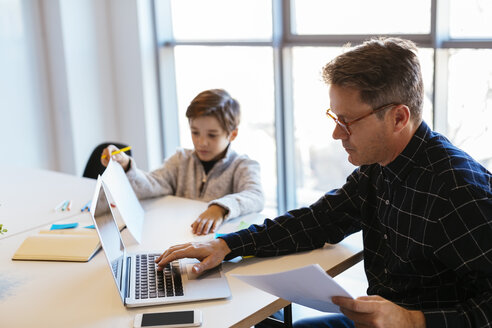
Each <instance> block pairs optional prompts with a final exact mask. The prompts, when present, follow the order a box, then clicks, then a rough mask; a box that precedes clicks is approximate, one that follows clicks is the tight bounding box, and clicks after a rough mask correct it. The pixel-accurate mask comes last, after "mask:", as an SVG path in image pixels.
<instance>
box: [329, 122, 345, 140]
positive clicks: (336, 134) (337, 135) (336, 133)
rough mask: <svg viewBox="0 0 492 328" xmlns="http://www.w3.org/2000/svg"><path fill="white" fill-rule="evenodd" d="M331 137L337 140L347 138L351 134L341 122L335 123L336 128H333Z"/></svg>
mask: <svg viewBox="0 0 492 328" xmlns="http://www.w3.org/2000/svg"><path fill="white" fill-rule="evenodd" d="M331 137H332V138H333V139H335V140H339V139H347V138H348V137H349V134H348V133H347V131H345V129H344V128H342V127H341V126H340V125H339V124H335V128H334V129H333V133H332V135H331Z"/></svg>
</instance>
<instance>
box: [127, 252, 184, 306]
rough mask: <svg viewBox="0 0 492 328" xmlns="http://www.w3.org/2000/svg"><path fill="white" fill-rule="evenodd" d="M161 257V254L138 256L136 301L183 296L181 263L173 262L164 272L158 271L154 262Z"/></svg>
mask: <svg viewBox="0 0 492 328" xmlns="http://www.w3.org/2000/svg"><path fill="white" fill-rule="evenodd" d="M159 256H160V254H139V255H137V256H136V258H137V261H136V273H137V274H136V281H135V298H136V299H146V298H156V297H169V296H183V282H182V280H181V270H180V267H179V262H178V261H174V262H171V263H169V264H168V265H166V266H165V267H164V269H163V270H162V271H157V265H156V263H155V262H154V260H155V259H156V258H158V257H159Z"/></svg>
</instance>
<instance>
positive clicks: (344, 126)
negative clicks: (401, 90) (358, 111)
mask: <svg viewBox="0 0 492 328" xmlns="http://www.w3.org/2000/svg"><path fill="white" fill-rule="evenodd" d="M397 105H398V104H394V103H391V104H387V105H384V106H381V107H378V108H376V109H373V110H372V111H371V112H369V113H367V114H365V115H363V116H361V117H359V118H356V119H355V120H352V121H350V122H344V121H342V120H340V119H339V118H338V117H336V116H335V114H331V113H330V111H331V108H328V109H327V110H326V115H327V116H329V117H331V118H332V119H333V120H334V121H335V123H336V124H338V125H339V126H340V127H341V128H342V129H343V131H345V132H346V133H347V134H348V135H350V134H351V133H350V129H349V126H350V125H352V124H354V123H355V122H358V121H360V120H362V119H364V118H366V117H368V116H371V115H372V114H376V113H377V112H380V111H382V110H385V109H387V108H389V107H392V106H393V107H394V106H397Z"/></svg>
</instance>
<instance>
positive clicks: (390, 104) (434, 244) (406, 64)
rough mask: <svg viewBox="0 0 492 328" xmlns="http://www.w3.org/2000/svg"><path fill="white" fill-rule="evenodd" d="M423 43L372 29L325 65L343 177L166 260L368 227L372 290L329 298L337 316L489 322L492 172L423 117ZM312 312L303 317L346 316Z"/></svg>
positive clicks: (317, 241)
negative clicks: (301, 204)
mask: <svg viewBox="0 0 492 328" xmlns="http://www.w3.org/2000/svg"><path fill="white" fill-rule="evenodd" d="M416 51H417V49H416V47H415V45H414V44H413V43H412V42H410V41H406V40H402V39H398V38H382V39H373V40H370V41H367V42H365V43H364V44H362V45H360V46H358V47H355V48H354V49H352V50H350V51H347V52H345V53H344V54H342V55H340V56H338V57H337V58H335V59H334V60H333V61H331V62H330V63H328V64H327V65H326V66H325V67H324V69H323V77H324V79H325V82H327V84H328V85H329V94H330V103H331V109H329V110H328V111H327V114H328V115H329V116H330V117H331V118H333V119H334V120H335V122H336V123H337V124H336V127H335V129H334V131H333V138H334V139H337V140H341V142H342V146H343V147H344V149H345V150H346V152H347V153H348V160H349V161H350V162H351V163H352V164H354V165H357V166H359V168H358V169H356V170H355V171H354V172H353V173H352V174H351V175H350V176H349V177H348V178H347V182H346V184H345V185H344V186H343V187H342V188H340V189H337V190H333V191H330V192H328V193H327V194H325V195H324V196H323V197H322V198H321V199H319V200H318V201H317V202H316V203H314V204H312V205H311V206H310V207H308V208H301V209H297V210H293V211H289V212H288V213H286V214H284V215H283V216H280V217H278V218H276V219H275V220H268V219H267V220H265V222H264V223H263V225H259V226H258V225H252V226H250V227H249V228H248V229H245V230H241V231H238V232H236V233H231V234H228V235H226V236H224V237H221V238H218V239H216V240H214V241H211V242H207V243H194V244H185V245H177V246H174V247H171V248H170V249H168V250H167V251H165V252H164V253H163V254H162V255H161V257H160V258H159V259H158V261H157V262H158V263H159V266H163V265H165V264H166V263H167V262H169V261H171V260H174V259H176V258H184V257H195V258H198V259H199V260H200V261H201V263H199V264H197V265H196V266H195V268H194V269H195V270H196V271H197V272H199V273H201V272H203V271H204V270H207V269H210V268H212V267H214V266H216V265H218V264H219V263H220V262H221V261H222V260H223V259H229V258H233V257H235V256H238V255H255V256H275V255H281V254H288V253H292V252H300V251H306V250H310V249H314V248H319V247H322V246H323V245H324V244H325V243H326V242H328V243H338V242H339V241H341V240H342V239H343V238H345V237H346V236H348V235H350V234H352V233H354V232H357V231H360V230H362V232H363V237H364V265H365V271H366V275H367V278H368V283H369V287H368V290H367V292H368V295H369V296H366V297H359V298H357V299H355V300H352V299H348V298H341V297H335V298H333V302H334V303H335V304H337V305H339V306H340V308H341V311H342V312H343V313H344V315H345V316H342V317H340V316H338V317H336V318H335V320H336V321H338V324H341V327H354V325H355V326H356V327H398V328H403V327H432V328H434V327H492V174H491V173H490V172H488V171H487V170H486V169H485V168H484V167H482V166H481V165H480V164H478V163H477V162H476V161H474V160H473V159H472V158H471V157H470V156H469V155H467V154H466V153H465V152H463V151H461V150H460V149H458V148H456V147H455V146H453V145H452V144H451V143H450V142H449V141H448V140H447V139H446V138H445V137H443V136H442V135H439V134H438V133H436V132H433V131H431V130H430V129H429V127H428V126H427V124H426V123H425V122H423V120H422V103H423V83H422V75H421V69H420V64H419V61H418V58H417V55H416ZM465 115H466V114H465ZM347 318H348V319H347ZM308 321H309V322H305V321H304V322H299V323H296V324H295V326H296V327H307V326H309V324H311V325H312V326H317V327H319V326H324V327H339V326H340V325H336V324H335V323H333V322H332V321H333V320H332V319H328V318H324V317H323V318H318V319H311V320H308Z"/></svg>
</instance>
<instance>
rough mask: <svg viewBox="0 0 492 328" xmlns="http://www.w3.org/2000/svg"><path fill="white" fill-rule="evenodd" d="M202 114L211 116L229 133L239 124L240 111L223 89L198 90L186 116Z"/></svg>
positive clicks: (237, 104)
mask: <svg viewBox="0 0 492 328" xmlns="http://www.w3.org/2000/svg"><path fill="white" fill-rule="evenodd" d="M202 116H213V117H215V118H216V119H217V120H218V121H219V124H220V126H221V127H222V128H223V129H224V130H225V131H226V132H227V133H228V134H229V133H231V132H232V131H233V130H234V129H236V128H237V127H238V126H239V121H240V118H241V111H240V108H239V103H238V102H237V100H236V99H234V98H232V97H231V95H230V94H229V93H228V92H227V91H225V90H223V89H211V90H205V91H202V92H200V93H199V94H198V95H197V96H196V97H195V98H194V99H193V100H192V101H191V103H190V105H189V106H188V109H187V110H186V117H187V118H188V120H190V121H191V120H192V119H195V118H198V117H202Z"/></svg>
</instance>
